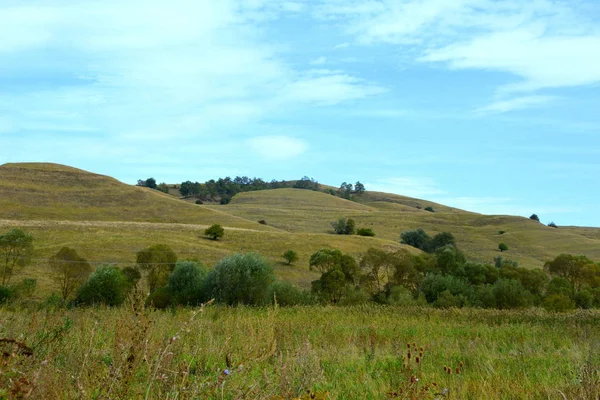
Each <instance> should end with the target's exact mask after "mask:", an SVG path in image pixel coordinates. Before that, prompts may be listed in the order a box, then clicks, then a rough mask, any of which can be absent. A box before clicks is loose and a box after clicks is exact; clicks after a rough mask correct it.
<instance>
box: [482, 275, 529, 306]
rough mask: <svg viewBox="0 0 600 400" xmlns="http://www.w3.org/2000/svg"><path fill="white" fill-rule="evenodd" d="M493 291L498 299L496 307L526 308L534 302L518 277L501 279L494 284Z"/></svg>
mask: <svg viewBox="0 0 600 400" xmlns="http://www.w3.org/2000/svg"><path fill="white" fill-rule="evenodd" d="M492 292H493V293H494V298H495V299H496V307H497V308H499V309H501V310H506V309H514V308H524V307H527V306H530V305H531V303H532V300H533V299H532V297H531V293H529V292H528V291H527V290H526V289H525V288H524V287H523V285H522V284H521V282H519V281H518V280H516V279H499V280H498V281H497V282H496V283H495V284H494V285H493V286H492Z"/></svg>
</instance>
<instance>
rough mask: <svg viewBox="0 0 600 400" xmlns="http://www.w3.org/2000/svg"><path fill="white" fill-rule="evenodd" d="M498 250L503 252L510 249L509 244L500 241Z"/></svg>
mask: <svg viewBox="0 0 600 400" xmlns="http://www.w3.org/2000/svg"><path fill="white" fill-rule="evenodd" d="M498 250H500V252H501V253H502V252H504V251H506V250H508V246H507V245H506V243H500V244H499V245H498Z"/></svg>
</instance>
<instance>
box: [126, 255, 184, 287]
mask: <svg viewBox="0 0 600 400" xmlns="http://www.w3.org/2000/svg"><path fill="white" fill-rule="evenodd" d="M136 262H137V265H138V266H139V267H140V269H142V270H143V271H146V272H147V274H148V286H149V288H150V292H153V291H154V290H156V289H158V288H159V287H162V286H165V285H166V284H167V282H168V279H169V274H170V273H171V271H173V269H174V268H175V263H176V262H177V254H175V252H174V251H173V250H172V249H171V248H170V247H169V246H167V245H166V244H157V245H154V246H150V247H148V248H147V249H144V250H140V251H138V253H137V255H136Z"/></svg>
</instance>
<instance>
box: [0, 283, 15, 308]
mask: <svg viewBox="0 0 600 400" xmlns="http://www.w3.org/2000/svg"><path fill="white" fill-rule="evenodd" d="M11 297H12V291H11V290H10V289H9V288H7V287H6V286H0V304H2V303H5V302H7V301H8V300H10V298H11Z"/></svg>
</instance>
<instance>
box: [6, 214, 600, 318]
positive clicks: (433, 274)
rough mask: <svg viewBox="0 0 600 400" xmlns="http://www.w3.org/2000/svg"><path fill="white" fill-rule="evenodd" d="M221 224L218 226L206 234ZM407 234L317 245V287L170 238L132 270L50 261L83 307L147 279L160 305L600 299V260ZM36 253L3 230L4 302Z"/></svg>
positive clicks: (29, 285)
mask: <svg viewBox="0 0 600 400" xmlns="http://www.w3.org/2000/svg"><path fill="white" fill-rule="evenodd" d="M213 227H219V226H218V225H213ZM211 228H212V227H211ZM221 229H222V228H221ZM211 232H212V231H211V230H210V228H209V229H207V232H205V233H206V235H207V236H210V234H211ZM219 232H220V231H219ZM213 233H214V232H213ZM400 241H401V242H402V243H404V244H407V245H410V246H413V247H416V248H419V249H421V250H423V252H422V253H419V254H414V253H413V252H410V251H408V250H406V249H399V250H396V251H387V250H383V249H377V248H370V249H368V250H367V251H366V252H365V253H364V254H361V255H360V256H359V257H354V256H353V255H350V254H346V253H343V252H342V251H341V250H339V249H327V248H324V249H320V250H318V251H316V252H315V253H313V254H312V255H311V256H310V259H309V263H308V264H309V265H308V268H309V269H310V270H313V271H317V272H318V273H319V274H320V275H319V278H318V279H316V280H314V281H313V282H312V283H311V287H310V289H309V290H304V289H300V288H298V287H296V286H294V285H292V284H291V283H289V282H285V281H279V280H277V279H276V277H275V273H274V268H273V266H272V264H271V263H270V262H269V261H267V260H266V259H265V258H264V257H262V256H260V255H259V254H256V253H249V254H233V255H230V256H227V257H224V258H223V259H221V260H220V261H218V262H217V263H216V264H215V266H213V268H211V269H209V268H207V267H206V266H205V265H204V264H203V263H202V262H201V261H200V260H197V259H192V260H189V259H188V260H180V259H179V258H178V256H177V254H176V253H175V252H174V251H173V250H172V249H171V248H170V247H169V246H168V245H165V244H157V245H154V246H150V247H148V248H145V249H141V250H140V251H138V252H137V253H136V262H135V264H133V265H131V266H127V267H125V268H118V267H116V266H114V265H102V266H100V267H98V268H97V269H96V270H94V269H93V268H92V267H91V265H90V264H89V263H88V262H87V260H85V259H84V258H82V257H80V256H79V255H78V254H77V251H76V250H75V249H72V248H69V247H63V248H62V249H60V250H59V251H58V252H57V253H56V254H55V255H53V256H52V257H50V258H49V259H48V266H49V271H50V275H51V277H52V278H53V279H54V281H55V282H56V284H57V288H58V290H59V292H58V293H57V294H55V295H54V296H53V299H54V300H53V301H54V303H59V304H71V305H82V306H83V305H94V304H105V305H109V306H115V305H119V304H121V303H122V302H123V301H124V300H125V299H126V297H127V296H128V295H129V294H130V293H131V292H132V291H134V290H138V289H139V288H140V285H143V286H144V287H147V289H148V292H149V293H150V294H149V296H148V298H147V299H146V303H147V305H149V306H154V307H157V308H165V307H170V306H177V305H189V306H193V305H198V304H200V303H202V302H205V301H208V300H210V299H214V300H215V301H217V302H221V303H224V304H228V305H236V304H247V305H266V304H272V303H273V302H275V301H276V302H277V303H278V304H280V305H309V304H338V305H345V304H359V303H364V302H376V303H381V304H389V305H422V306H427V305H429V306H433V307H440V308H448V307H478V308H498V309H516V308H525V307H532V306H537V307H544V308H546V309H547V310H550V311H568V310H571V309H574V308H582V309H586V308H592V307H600V264H598V263H595V262H593V261H592V260H590V259H589V258H587V257H585V256H576V255H569V254H560V255H558V256H557V257H556V258H555V259H554V260H551V261H548V262H547V263H545V265H544V267H543V268H537V269H527V268H522V267H519V266H518V263H516V262H514V261H511V260H505V259H503V258H502V257H496V258H495V259H494V263H489V264H488V263H477V262H472V261H468V260H467V257H466V256H465V254H464V253H463V252H462V251H461V250H459V249H458V248H457V246H456V242H455V240H454V236H453V235H452V234H451V233H449V232H442V233H439V234H437V235H435V236H433V237H431V236H429V235H427V234H426V232H424V231H423V230H420V229H418V230H415V231H406V232H403V233H402V234H401V235H400ZM32 252H33V237H32V236H31V235H29V234H27V233H25V232H23V231H22V230H19V229H13V230H11V231H9V232H8V233H5V234H2V235H0V257H1V258H0V260H1V261H0V262H1V264H0V278H1V280H2V285H1V286H0V302H1V301H6V300H8V299H10V298H11V297H15V296H25V295H26V294H27V293H31V292H32V291H33V290H34V289H35V280H32V279H25V280H23V281H22V282H18V283H16V284H15V283H13V282H12V278H13V276H14V274H15V273H16V272H18V270H19V269H21V268H24V267H25V266H26V265H27V264H28V263H29V261H30V260H31V255H32ZM282 257H283V258H284V259H285V260H286V261H287V264H288V265H289V264H292V263H294V262H296V261H297V260H298V255H297V253H296V252H295V251H294V250H288V251H286V252H285V253H284V254H283V255H282Z"/></svg>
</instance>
